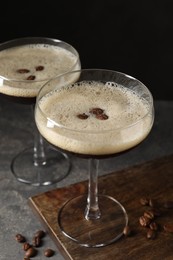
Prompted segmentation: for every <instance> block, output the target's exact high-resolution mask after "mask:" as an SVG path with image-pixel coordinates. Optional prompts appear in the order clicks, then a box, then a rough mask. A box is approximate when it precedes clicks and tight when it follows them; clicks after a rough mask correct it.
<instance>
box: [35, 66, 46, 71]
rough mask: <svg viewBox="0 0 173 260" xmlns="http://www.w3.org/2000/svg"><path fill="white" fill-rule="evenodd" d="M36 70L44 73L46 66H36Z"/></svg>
mask: <svg viewBox="0 0 173 260" xmlns="http://www.w3.org/2000/svg"><path fill="white" fill-rule="evenodd" d="M35 69H36V71H42V70H44V66H42V65H39V66H36V67H35Z"/></svg>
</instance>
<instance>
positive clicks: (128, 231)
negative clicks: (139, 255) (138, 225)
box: [123, 225, 132, 236]
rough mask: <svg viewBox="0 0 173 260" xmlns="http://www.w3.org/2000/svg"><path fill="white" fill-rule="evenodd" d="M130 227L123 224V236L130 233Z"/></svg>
mask: <svg viewBox="0 0 173 260" xmlns="http://www.w3.org/2000/svg"><path fill="white" fill-rule="evenodd" d="M131 233H132V232H131V228H130V227H129V226H128V225H127V226H125V228H124V230H123V234H124V235H125V236H130V235H131Z"/></svg>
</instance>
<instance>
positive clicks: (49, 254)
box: [44, 248, 55, 257]
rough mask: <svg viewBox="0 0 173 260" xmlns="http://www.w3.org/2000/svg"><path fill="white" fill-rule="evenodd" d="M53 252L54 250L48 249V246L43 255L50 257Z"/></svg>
mask: <svg viewBox="0 0 173 260" xmlns="http://www.w3.org/2000/svg"><path fill="white" fill-rule="evenodd" d="M54 253H55V251H54V250H52V249H50V248H47V249H46V250H45V251H44V255H45V256H46V257H51V256H53V255H54Z"/></svg>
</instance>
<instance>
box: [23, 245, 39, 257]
mask: <svg viewBox="0 0 173 260" xmlns="http://www.w3.org/2000/svg"><path fill="white" fill-rule="evenodd" d="M36 254H37V250H36V249H35V248H34V247H30V248H29V249H28V250H27V251H26V253H25V256H26V257H33V256H36Z"/></svg>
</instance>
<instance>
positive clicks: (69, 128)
mask: <svg viewBox="0 0 173 260" xmlns="http://www.w3.org/2000/svg"><path fill="white" fill-rule="evenodd" d="M38 107H39V109H37V110H36V115H35V116H36V117H35V119H36V124H37V127H38V129H39V131H40V133H41V134H42V136H44V137H45V139H47V141H48V142H50V143H51V144H53V145H54V146H56V147H59V148H61V149H63V150H65V151H69V152H73V153H76V154H83V155H90V156H105V155H111V154H117V153H120V152H123V151H125V150H128V149H130V148H132V147H134V146H136V145H137V144H139V143H140V142H141V141H142V140H143V139H144V138H145V137H146V136H147V135H148V133H149V132H150V130H151V127H152V121H153V118H152V115H151V111H150V106H149V104H148V102H147V101H146V99H143V98H142V97H140V96H138V94H136V93H135V92H134V91H133V90H131V89H130V88H126V87H123V86H122V85H118V84H116V83H114V82H106V83H101V82H95V81H92V82H91V81H83V82H80V83H79V82H78V83H76V84H69V85H67V86H64V87H62V88H60V89H56V90H53V91H51V92H49V93H48V94H46V95H45V96H43V97H42V98H41V99H40V100H39V104H38Z"/></svg>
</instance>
